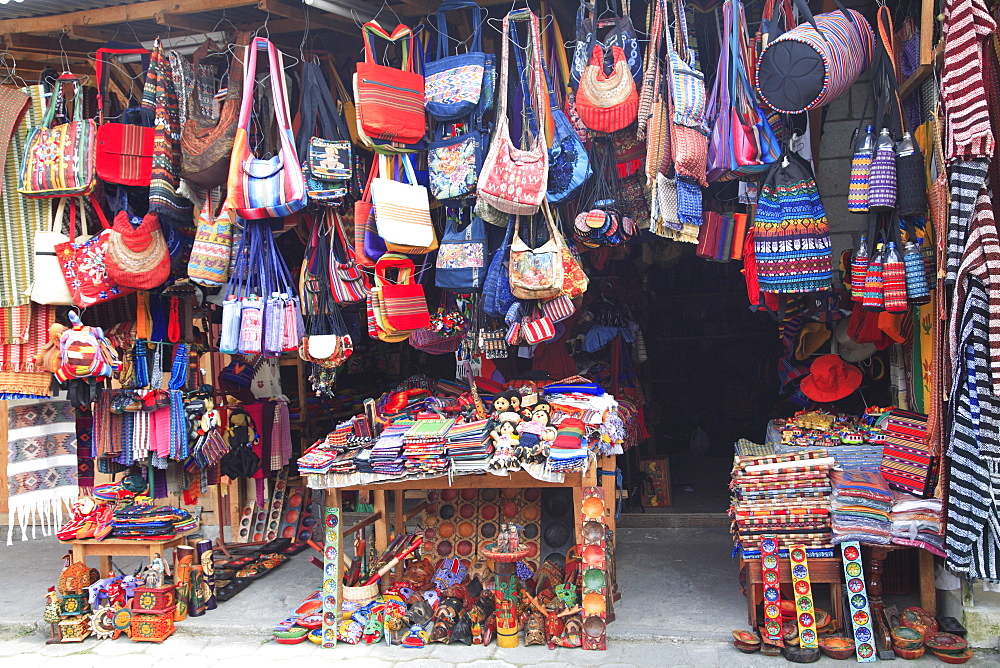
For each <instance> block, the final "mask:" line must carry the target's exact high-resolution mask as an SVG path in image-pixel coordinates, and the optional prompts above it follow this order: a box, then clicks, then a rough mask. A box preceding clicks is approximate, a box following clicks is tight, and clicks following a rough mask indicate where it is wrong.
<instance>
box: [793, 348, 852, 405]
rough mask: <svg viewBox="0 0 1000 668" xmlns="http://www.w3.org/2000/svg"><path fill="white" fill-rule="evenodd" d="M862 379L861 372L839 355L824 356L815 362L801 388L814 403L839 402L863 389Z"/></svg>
mask: <svg viewBox="0 0 1000 668" xmlns="http://www.w3.org/2000/svg"><path fill="white" fill-rule="evenodd" d="M861 377H862V374H861V370H860V369H858V367H856V366H854V365H853V364H848V363H847V362H845V361H844V360H842V359H841V358H840V356H839V355H822V356H820V357H817V358H816V359H815V360H814V361H813V363H812V366H811V367H809V375H808V376H806V377H805V378H803V379H802V383H801V384H800V385H799V387H800V388H801V390H802V392H803V394H805V395H806V396H807V397H809V398H810V399H812V400H813V401H820V402H827V401H837V400H838V399H843V398H844V397H846V396H847V395H849V394H850V393H851V392H853V391H854V390H856V389H858V388H859V387H861Z"/></svg>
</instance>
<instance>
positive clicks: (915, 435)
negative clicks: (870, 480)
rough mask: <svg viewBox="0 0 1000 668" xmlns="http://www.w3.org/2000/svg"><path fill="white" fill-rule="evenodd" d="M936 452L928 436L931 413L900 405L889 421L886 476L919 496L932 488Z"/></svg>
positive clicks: (892, 484) (892, 483)
mask: <svg viewBox="0 0 1000 668" xmlns="http://www.w3.org/2000/svg"><path fill="white" fill-rule="evenodd" d="M933 459H934V458H933V456H932V453H931V447H930V444H929V443H928V440H927V416H926V415H921V414H920V413H911V412H909V411H904V410H900V409H898V408H896V409H894V410H892V411H891V412H890V413H889V415H888V416H887V419H886V421H885V452H884V453H883V457H882V470H881V473H882V476H883V477H884V478H885V481H886V482H887V483H888V484H889V486H890V487H892V488H893V489H898V490H901V491H903V492H909V493H910V494H916V495H917V496H926V495H927V494H928V493H930V492H931V491H932V489H931V488H932V487H933V480H932V476H931V474H932V472H933V470H934V466H933Z"/></svg>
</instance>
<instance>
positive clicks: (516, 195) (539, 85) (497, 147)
mask: <svg viewBox="0 0 1000 668" xmlns="http://www.w3.org/2000/svg"><path fill="white" fill-rule="evenodd" d="M511 21H529V22H530V24H531V37H530V41H529V49H530V50H531V54H532V58H531V70H530V72H529V73H528V76H527V77H526V78H527V81H528V84H529V89H530V90H531V91H532V92H533V93H534V100H533V102H532V104H533V105H534V109H535V110H542V109H544V108H545V87H544V84H543V82H544V81H545V73H544V72H543V71H542V59H541V36H540V34H539V25H538V16H536V15H535V14H534V12H532V11H531V10H528V9H518V10H514V11H512V12H510V13H509V14H507V15H506V16H505V17H504V19H503V55H502V56H501V57H502V60H503V62H502V63H501V66H500V102H499V104H498V105H497V117H496V118H497V121H496V129H495V131H494V133H493V141H492V143H491V144H490V150H489V152H488V153H487V155H486V161H485V163H484V164H483V169H482V171H481V172H480V174H479V183H478V187H477V192H478V196H479V199H481V200H483V201H484V202H485V203H486V204H489V205H490V206H492V207H494V208H496V209H498V210H499V211H503V212H505V213H513V214H520V215H531V214H533V213H535V212H536V211H538V207H539V206H540V205H541V203H542V200H543V199H545V192H546V190H547V187H548V170H549V164H548V163H549V160H548V158H549V154H548V151H547V150H546V145H545V137H544V133H543V132H542V131H541V130H542V128H541V127H540V128H539V131H538V132H537V133H535V137H534V139H533V140H532V142H531V147H530V148H529V149H527V150H521V149H520V148H517V147H516V146H515V145H514V142H513V141H512V140H511V137H510V120H509V119H508V118H507V111H508V108H507V104H508V100H507V97H508V94H507V92H508V82H509V81H510V41H511V26H510V22H511ZM527 104H528V100H527V99H526V100H525V105H526V106H527Z"/></svg>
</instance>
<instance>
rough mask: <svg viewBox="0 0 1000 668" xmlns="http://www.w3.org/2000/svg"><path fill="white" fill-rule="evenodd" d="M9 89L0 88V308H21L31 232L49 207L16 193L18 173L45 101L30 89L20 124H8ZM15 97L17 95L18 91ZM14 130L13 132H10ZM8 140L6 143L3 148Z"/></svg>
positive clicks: (42, 223)
mask: <svg viewBox="0 0 1000 668" xmlns="http://www.w3.org/2000/svg"><path fill="white" fill-rule="evenodd" d="M10 90H11V89H8V88H6V87H0V148H3V149H4V150H3V151H2V153H0V156H2V157H3V159H4V162H3V167H2V169H0V175H2V178H3V180H2V181H0V183H2V184H3V187H2V188H0V267H3V280H2V281H0V307H8V306H22V305H24V304H27V303H28V297H27V295H25V292H26V291H28V289H29V288H30V287H31V281H32V278H33V276H32V259H33V255H34V252H35V232H39V231H41V230H45V229H47V228H48V221H47V220H46V219H45V218H46V216H45V212H47V211H48V210H49V204H48V202H47V201H46V200H43V199H29V198H27V197H22V196H21V195H20V194H18V192H17V188H18V185H19V184H18V173H19V172H20V171H21V170H20V168H21V162H22V160H23V158H24V149H25V145H26V144H27V140H28V133H29V132H30V131H31V130H32V129H33V128H34V127H35V126H37V125H38V123H39V122H40V121H41V118H42V104H43V102H44V99H45V95H44V89H43V88H42V87H41V86H31V87H30V88H26V89H25V93H27V94H29V95H31V101H30V104H27V108H26V109H25V110H23V111H21V112H18V113H19V116H20V117H21V122H20V125H17V123H14V124H13V126H11V127H10V131H11V132H10V133H8V132H7V127H8V126H10V125H11V123H10V121H11V118H12V117H13V116H14V113H15V110H14V109H13V107H15V106H17V105H18V104H19V102H18V99H17V98H16V97H15V96H14V94H13V93H11V92H9V91H10ZM18 94H21V93H20V91H18ZM14 127H16V128H17V129H16V130H14ZM8 138H9V142H10V143H9V144H7V145H6V146H4V144H5V143H6V142H7V140H8Z"/></svg>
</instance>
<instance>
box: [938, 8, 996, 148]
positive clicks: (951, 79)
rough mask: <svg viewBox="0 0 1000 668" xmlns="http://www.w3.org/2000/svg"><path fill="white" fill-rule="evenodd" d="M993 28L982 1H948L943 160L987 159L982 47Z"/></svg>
mask: <svg viewBox="0 0 1000 668" xmlns="http://www.w3.org/2000/svg"><path fill="white" fill-rule="evenodd" d="M995 29H996V22H995V21H994V20H993V17H991V16H990V14H989V11H987V9H986V3H985V2H984V0H947V1H946V3H945V14H944V32H945V45H944V71H943V74H942V77H941V98H942V100H943V102H944V111H945V123H946V125H945V157H946V158H947V160H948V162H949V163H951V162H952V161H953V160H963V159H964V160H973V159H976V158H989V157H992V155H993V141H994V139H993V132H992V131H991V130H990V117H989V108H988V104H987V101H986V90H985V86H984V83H983V47H984V44H985V40H986V39H987V38H988V37H989V36H990V35H991V34H992V33H993V31H994V30H995Z"/></svg>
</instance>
